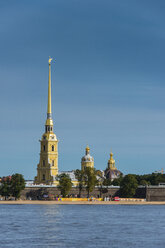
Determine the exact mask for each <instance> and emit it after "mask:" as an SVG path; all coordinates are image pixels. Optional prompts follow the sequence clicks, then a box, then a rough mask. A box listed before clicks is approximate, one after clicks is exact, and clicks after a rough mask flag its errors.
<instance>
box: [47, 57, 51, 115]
mask: <svg viewBox="0 0 165 248" xmlns="http://www.w3.org/2000/svg"><path fill="white" fill-rule="evenodd" d="M51 61H52V58H51V57H50V56H49V60H48V63H49V80H48V110H47V119H51V118H52V105H51Z"/></svg>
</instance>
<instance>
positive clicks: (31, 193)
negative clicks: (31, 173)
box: [21, 187, 119, 200]
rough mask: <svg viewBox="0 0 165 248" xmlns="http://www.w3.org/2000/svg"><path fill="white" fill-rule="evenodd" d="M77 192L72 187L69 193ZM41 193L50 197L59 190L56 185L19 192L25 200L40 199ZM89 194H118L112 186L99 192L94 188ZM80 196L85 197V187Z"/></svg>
mask: <svg viewBox="0 0 165 248" xmlns="http://www.w3.org/2000/svg"><path fill="white" fill-rule="evenodd" d="M78 194H79V190H78V188H72V189H71V191H70V193H69V195H72V196H77V195H78ZM43 195H50V196H51V197H52V198H53V197H56V196H57V195H60V191H59V190H58V188H57V187H35V188H34V187H26V188H25V189H24V190H23V191H22V192H21V199H22V200H26V199H29V198H31V199H32V200H41V199H43ZM90 196H93V197H96V198H98V197H100V196H101V197H107V196H108V197H110V196H112V197H114V196H119V188H118V187H113V188H104V189H102V192H100V189H98V188H95V189H94V191H93V192H91V193H90ZM81 197H87V191H86V190H85V189H83V190H82V192H81Z"/></svg>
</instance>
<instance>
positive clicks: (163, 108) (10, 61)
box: [0, 0, 165, 179]
mask: <svg viewBox="0 0 165 248" xmlns="http://www.w3.org/2000/svg"><path fill="white" fill-rule="evenodd" d="M164 12H165V2H164V1H161V0H159V1H155V0H143V1H136V0H125V1H123V0H118V1H111V0H102V1H100V0H97V1H96V0H95V1H94V0H84V1H80V0H70V1H67V0H65V1H64V0H47V1H42V0H40V1H36V0H33V1H31V0H29V1H1V2H0V37H1V39H0V51H1V53H0V54H1V56H0V85H1V87H0V106H1V107H0V116H1V121H0V124H1V128H0V137H1V142H0V149H1V152H0V176H3V175H8V174H12V173H16V172H18V173H23V174H24V176H25V178H26V179H33V178H34V176H35V175H36V168H37V163H38V161H39V152H40V144H39V139H40V138H41V135H42V134H43V132H44V124H45V120H46V110H47V83H48V62H47V61H48V56H52V57H53V58H55V59H56V62H52V105H53V106H52V108H53V120H54V131H55V133H56V135H57V137H58V138H59V170H72V169H76V168H80V160H81V157H82V156H83V154H84V149H85V146H86V145H87V144H89V146H90V147H91V155H92V156H94V159H95V167H96V168H97V169H102V170H103V169H105V168H106V166H107V161H108V158H109V153H110V150H111V149H112V151H113V153H114V158H115V160H116V166H117V167H118V168H119V169H120V170H121V171H122V172H123V173H124V174H127V173H139V174H143V173H151V172H153V171H155V170H160V169H161V168H164V169H165V156H164V155H165V128H164V127H165V70H164V64H165V61H164V60H165V29H164V26H165V15H164Z"/></svg>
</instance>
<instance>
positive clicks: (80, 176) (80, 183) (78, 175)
mask: <svg viewBox="0 0 165 248" xmlns="http://www.w3.org/2000/svg"><path fill="white" fill-rule="evenodd" d="M74 174H75V178H76V179H77V181H78V188H79V197H81V191H82V189H83V185H84V170H78V169H77V170H76V171H75V172H74Z"/></svg>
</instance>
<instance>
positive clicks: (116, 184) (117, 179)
mask: <svg viewBox="0 0 165 248" xmlns="http://www.w3.org/2000/svg"><path fill="white" fill-rule="evenodd" d="M122 180H123V174H121V175H120V176H119V177H118V178H115V179H114V180H113V181H112V183H111V184H112V185H113V186H120V184H121V181H122Z"/></svg>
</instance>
